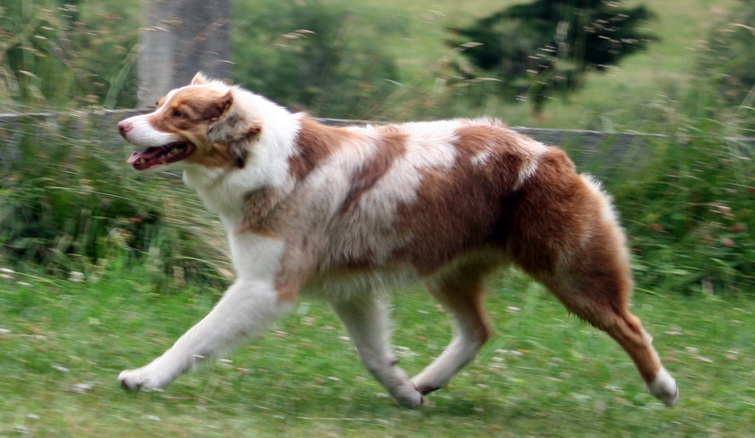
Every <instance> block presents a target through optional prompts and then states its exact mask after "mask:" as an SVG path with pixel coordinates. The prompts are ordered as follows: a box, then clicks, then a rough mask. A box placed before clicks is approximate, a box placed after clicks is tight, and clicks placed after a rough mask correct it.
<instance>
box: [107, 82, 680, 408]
mask: <svg viewBox="0 0 755 438" xmlns="http://www.w3.org/2000/svg"><path fill="white" fill-rule="evenodd" d="M118 129H119V131H120V134H121V135H122V136H123V138H125V139H126V140H127V141H128V142H129V143H131V144H133V145H136V146H138V147H140V148H146V149H144V150H142V151H139V152H134V153H133V155H132V156H131V157H130V158H129V159H128V163H129V164H131V165H132V166H133V167H134V168H135V169H138V170H145V169H154V168H162V167H164V166H171V167H178V168H181V169H183V180H184V182H185V184H186V185H187V186H188V187H190V188H192V189H194V190H196V192H197V193H198V195H199V197H200V198H201V199H202V201H203V202H204V203H205V204H206V206H207V208H208V209H209V210H211V211H212V212H214V213H216V214H218V215H219V217H220V220H221V222H222V223H223V225H224V227H225V229H226V232H227V234H228V240H229V242H230V252H231V257H232V261H233V267H234V269H235V272H236V274H237V279H236V280H235V282H234V283H233V284H232V285H231V286H230V288H229V289H228V290H227V291H226V292H225V293H224V295H223V297H222V298H221V300H220V301H219V302H218V303H217V305H216V306H215V308H214V309H213V310H212V311H211V312H210V313H209V314H208V315H207V316H206V317H205V318H204V319H202V320H201V321H200V322H199V323H198V324H196V325H195V326H194V327H192V328H191V329H190V330H189V331H187V332H186V333H185V334H184V335H183V336H181V337H180V338H179V339H178V341H176V343H175V344H174V345H173V346H172V347H171V348H170V349H168V350H167V351H166V352H165V353H164V354H163V355H162V356H160V357H158V358H157V359H155V360H154V361H152V362H151V363H149V364H148V365H146V366H144V367H142V368H138V369H135V370H128V371H123V372H122V373H121V374H120V376H119V377H118V378H119V380H120V383H121V385H122V386H123V387H125V388H127V389H132V390H136V389H147V390H159V389H161V388H163V387H165V386H166V385H168V384H169V383H171V382H172V381H173V380H174V379H176V378H177V377H178V376H179V375H181V374H183V373H185V372H187V371H189V370H191V369H193V368H195V367H196V366H197V365H198V364H199V363H201V362H203V361H204V360H205V359H206V358H210V357H217V356H218V354H220V353H221V352H225V351H227V349H228V347H230V346H232V345H234V344H236V343H237V342H238V341H239V340H242V339H245V338H251V337H254V336H256V335H258V334H260V332H261V331H263V330H264V329H266V328H268V327H269V326H270V325H271V324H272V323H273V322H274V321H275V320H276V319H277V318H279V317H280V316H281V315H283V314H285V313H286V312H287V311H289V310H291V308H292V307H293V305H294V302H295V300H296V299H297V297H298V296H299V295H303V296H310V297H318V298H321V299H324V300H326V301H327V302H328V303H329V304H330V305H331V307H332V308H333V310H334V311H335V313H336V314H337V315H338V317H339V318H340V319H341V320H342V321H343V324H344V326H345V328H346V330H347V331H348V333H349V335H350V338H351V339H352V341H353V342H354V344H355V346H356V348H357V352H358V354H359V356H360V358H361V360H362V361H363V363H364V365H365V367H366V368H367V369H368V370H369V372H370V373H372V375H373V376H374V377H375V378H376V379H377V380H378V381H379V382H380V383H381V384H382V385H383V386H384V387H385V389H386V390H387V391H388V392H389V393H390V395H391V396H392V397H393V398H394V399H395V400H396V402H398V404H399V405H401V406H403V407H407V408H419V407H420V406H422V405H423V402H424V396H425V395H427V394H428V393H430V392H432V391H434V390H437V389H439V388H442V387H443V386H444V385H446V384H447V383H448V382H449V380H450V379H451V378H452V377H453V376H454V375H455V374H456V373H457V372H458V371H459V370H460V369H462V368H463V367H464V366H465V365H466V364H468V363H469V362H470V361H472V360H473V359H474V357H475V356H476V354H477V353H478V352H479V350H480V348H481V347H482V346H483V344H484V343H485V342H486V341H487V340H488V338H489V337H490V335H491V328H490V324H489V322H488V318H487V316H486V314H485V311H484V309H483V295H484V290H485V286H484V283H485V279H486V277H487V276H488V275H489V274H490V273H491V272H493V270H494V269H496V268H498V267H500V266H506V265H515V266H518V267H520V268H521V269H522V270H524V271H525V272H526V273H527V274H528V275H529V276H531V277H532V278H533V279H535V280H536V281H538V282H540V283H542V284H543V285H544V286H545V287H546V288H547V289H548V290H550V291H551V292H552V293H553V294H554V295H555V296H556V297H557V298H558V299H559V300H560V301H561V302H562V303H563V304H564V306H565V307H566V308H567V309H568V310H569V311H570V312H572V313H574V314H576V315H578V316H579V317H581V318H582V319H584V320H586V321H587V322H589V323H590V324H592V325H594V326H595V327H597V328H598V329H601V330H603V331H605V332H606V333H608V334H609V335H610V336H611V337H612V338H613V339H614V340H615V341H616V342H618V344H619V345H621V346H622V347H623V348H624V350H625V351H626V352H627V353H628V355H629V357H630V358H631V359H632V361H634V364H635V366H636V367H637V369H638V371H639V373H640V376H641V377H642V379H643V381H644V383H645V385H646V388H647V390H648V391H649V392H650V393H651V394H652V395H653V396H655V397H656V398H658V399H659V400H661V401H662V402H663V403H665V404H666V405H668V406H673V405H675V404H676V403H677V400H678V398H679V391H678V389H677V384H676V381H675V380H674V379H673V377H671V375H670V374H669V373H668V372H667V371H666V369H665V368H664V367H663V366H662V364H661V361H660V359H659V356H658V354H657V353H656V351H655V349H654V348H653V346H652V344H651V342H652V340H651V337H650V336H649V335H648V334H647V333H646V332H645V330H644V329H643V328H642V325H641V322H640V320H639V319H638V318H637V317H636V316H634V315H633V314H632V313H630V311H629V310H628V299H629V297H630V293H631V290H632V287H633V286H632V277H631V272H630V268H629V255H628V251H627V249H626V243H625V236H624V232H623V230H622V228H621V227H620V225H619V223H618V220H617V215H616V213H615V211H614V208H613V206H612V201H611V200H610V198H609V197H608V195H606V194H605V193H604V192H603V191H602V189H601V188H600V186H599V184H598V183H597V182H596V181H595V180H593V179H592V178H591V177H589V176H585V175H580V174H578V173H577V172H576V170H575V166H574V164H573V163H572V162H571V160H570V159H569V158H568V157H567V156H566V154H565V153H564V152H563V151H562V150H560V149H558V148H556V147H551V146H546V145H544V144H542V143H540V142H537V141H535V140H533V139H532V138H529V137H527V136H524V135H522V134H519V133H517V132H515V131H514V130H512V129H509V128H508V127H506V125H504V124H503V123H501V122H499V121H496V120H493V119H479V120H462V119H457V120H443V121H431V122H412V123H403V124H390V125H375V126H371V125H366V126H350V127H333V126H326V125H324V124H321V123H319V122H317V121H316V120H315V119H313V118H311V117H310V116H309V115H307V114H305V113H292V112H289V111H288V110H286V109H284V108H283V107H281V106H279V105H277V104H275V103H273V102H271V101H270V100H267V99H266V98H264V97H262V96H260V95H258V94H255V93H252V92H250V91H247V90H245V89H243V88H241V87H238V86H230V85H227V84H225V83H224V82H221V81H218V80H214V79H210V78H207V77H205V76H203V75H202V74H201V73H198V74H197V75H196V76H195V77H194V79H193V80H192V82H191V84H190V85H187V86H184V87H181V88H178V89H175V90H172V91H170V92H169V93H168V94H167V95H166V96H165V97H164V98H163V99H161V100H160V101H159V102H158V103H157V109H156V110H155V111H154V112H152V113H149V114H145V115H138V116H135V117H130V118H127V119H125V120H123V121H121V122H119V123H118ZM413 280H417V281H422V282H423V283H424V285H425V286H426V287H427V289H428V290H429V292H430V294H431V295H432V296H433V297H435V298H436V299H437V300H438V301H439V302H440V303H441V304H442V305H443V306H444V307H445V308H446V309H447V310H448V312H449V314H450V315H451V317H452V318H453V321H454V324H455V325H454V328H455V329H454V336H453V339H452V341H451V342H450V344H449V345H448V346H447V347H446V349H445V350H444V351H443V352H442V354H440V356H439V357H437V358H436V359H435V360H434V361H433V362H432V363H431V364H430V365H429V366H428V367H427V368H425V369H424V370H423V371H422V372H420V373H419V374H418V375H417V376H415V377H414V378H411V379H410V378H409V377H408V376H407V374H406V373H405V372H404V371H403V370H402V369H401V368H400V367H399V366H398V365H397V360H396V359H395V357H394V356H393V355H392V351H391V347H390V344H389V339H388V331H389V323H390V322H389V316H388V309H387V306H386V303H385V301H386V299H385V293H384V291H385V290H386V288H389V287H391V286H392V285H394V284H398V283H402V282H406V281H413Z"/></svg>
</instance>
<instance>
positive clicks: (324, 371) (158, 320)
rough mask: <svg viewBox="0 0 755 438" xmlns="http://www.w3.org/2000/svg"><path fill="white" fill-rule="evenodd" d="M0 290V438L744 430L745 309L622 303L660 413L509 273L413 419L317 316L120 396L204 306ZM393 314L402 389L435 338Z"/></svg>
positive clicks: (298, 317) (668, 300) (90, 291)
mask: <svg viewBox="0 0 755 438" xmlns="http://www.w3.org/2000/svg"><path fill="white" fill-rule="evenodd" d="M2 275H3V277H2V278H0V288H2V290H3V293H2V294H0V321H2V322H0V345H2V348H0V351H2V353H0V369H2V373H0V394H2V397H0V436H22V435H23V436H75V437H101V436H113V437H116V436H168V435H170V436H174V437H184V436H208V437H209V436H251V437H253V436H304V435H308V436H312V437H321V436H323V437H328V436H333V437H336V436H337V437H340V436H360V437H373V436H374V437H377V436H394V437H399V436H437V437H443V436H449V437H451V436H468V437H471V436H485V437H490V436H512V437H521V436H531V437H574V436H580V437H602V436H615V437H645V436H647V437H657V436H663V437H724V436H725V437H746V436H752V424H755V409H753V408H754V407H755V374H754V373H753V369H755V337H754V335H753V334H754V333H755V315H754V313H755V302H753V301H752V300H737V299H730V300H720V299H716V298H704V297H684V296H680V295H678V294H674V295H669V296H661V295H648V294H641V295H639V296H636V297H635V308H634V309H635V312H636V313H637V314H638V315H639V316H640V317H642V318H643V319H644V320H645V324H646V328H647V329H648V330H649V331H650V332H651V333H653V334H654V335H655V338H656V346H657V347H658V349H659V351H660V352H661V354H662V355H663V356H664V358H665V360H666V364H667V367H668V368H669V369H670V370H671V372H672V373H674V375H675V377H676V378H677V380H678V382H679V384H680V388H681V391H682V399H681V402H680V404H679V405H678V406H677V407H676V408H675V409H666V408H665V407H663V405H662V404H661V403H660V402H658V401H656V400H655V399H653V398H652V397H651V396H650V395H648V394H646V393H645V391H644V389H643V388H642V384H641V383H640V380H639V378H638V376H637V375H636V371H635V370H634V368H633V366H632V365H631V363H630V361H629V359H628V358H627V357H626V356H625V355H624V354H623V352H622V351H620V349H619V347H618V346H617V345H615V344H614V343H613V342H611V341H610V340H609V339H608V338H607V336H605V335H603V334H602V333H600V332H598V331H596V330H594V329H593V328H591V327H589V326H587V325H586V324H584V323H582V322H580V321H578V320H577V319H576V318H574V317H571V316H568V315H567V314H566V312H565V311H564V310H563V308H562V307H561V306H560V305H559V304H558V303H557V302H556V301H555V300H554V299H553V298H551V297H550V296H547V295H545V294H544V292H543V291H542V290H541V289H540V288H539V287H537V286H536V285H534V284H532V283H530V282H527V281H524V280H523V279H521V278H520V277H518V276H517V275H514V276H513V278H512V280H511V281H510V282H502V281H499V280H496V281H495V286H494V287H493V290H494V292H493V293H491V295H490V297H489V300H488V301H489V308H490V310H491V313H492V315H493V319H494V321H495V322H496V329H497V333H496V336H495V338H494V339H493V340H492V341H491V342H490V343H489V344H488V345H487V346H486V347H485V349H484V351H483V352H482V353H481V355H480V357H479V358H478V360H477V361H476V362H474V363H473V364H472V365H471V366H469V367H468V368H467V369H466V370H465V371H464V372H463V373H461V374H460V375H459V376H458V377H457V378H456V379H455V380H454V381H453V382H452V383H451V385H450V386H449V387H448V388H447V389H444V390H442V391H439V392H437V393H435V394H433V395H431V396H430V397H429V405H428V406H426V407H425V408H424V409H423V410H421V411H406V410H402V409H400V408H398V407H397V406H396V405H395V404H394V403H393V401H392V400H391V399H389V398H386V396H385V395H384V394H383V391H382V388H381V387H380V386H379V385H378V384H377V383H375V382H374V381H373V380H372V379H371V378H369V377H368V376H367V373H366V371H365V370H364V369H363V368H362V367H361V365H360V364H359V362H358V360H357V358H356V356H355V354H354V352H353V349H352V347H351V345H350V343H349V342H348V340H347V339H346V338H345V333H344V331H343V330H342V328H341V326H340V324H339V323H338V322H337V321H336V320H335V319H334V317H333V316H332V315H331V312H330V311H329V310H328V309H327V308H326V307H325V306H324V305H323V304H321V303H317V302H302V303H301V304H300V305H299V307H298V308H297V309H296V311H295V312H294V313H293V314H292V315H290V316H289V317H287V318H286V319H284V320H283V321H281V323H280V324H279V325H278V326H277V328H276V329H275V330H273V331H271V332H270V333H268V334H267V335H265V336H264V337H263V338H262V339H259V340H258V341H256V342H254V343H252V344H251V345H248V346H244V347H242V348H240V349H239V351H237V352H236V353H235V354H233V355H231V356H229V357H228V358H227V359H225V360H222V361H221V362H219V363H217V364H215V365H212V366H209V367H207V368H204V369H202V370H200V371H199V372H197V373H195V374H193V375H190V376H184V377H183V378H181V379H179V380H178V381H177V382H176V383H174V384H173V385H172V386H170V387H169V388H167V390H166V391H165V392H161V393H136V394H133V393H126V392H124V391H123V390H121V388H120V387H119V386H118V383H117V381H116V376H117V375H118V372H119V371H120V370H122V369H124V368H127V367H133V366H137V365H141V364H143V363H145V362H146V361H148V360H151V359H152V358H153V357H154V356H155V355H157V354H159V353H161V352H162V351H163V350H164V349H165V348H167V347H168V346H170V345H171V343H172V342H173V340H174V339H175V338H176V337H177V336H179V335H180V334H181V333H182V332H183V330H185V329H186V328H188V327H189V326H190V325H191V324H193V323H194V322H195V321H196V320H198V319H199V318H201V317H202V316H203V315H204V314H205V313H206V312H207V311H208V310H209V309H210V307H211V306H212V304H213V302H214V301H215V297H216V295H215V294H214V293H208V292H206V293H191V292H192V291H189V292H187V293H180V294H178V293H176V294H168V295H162V296H157V295H154V294H149V293H146V292H145V289H144V287H145V286H144V284H143V282H142V281H141V277H140V276H138V275H134V274H128V273H118V274H109V275H106V276H105V277H103V278H101V279H99V281H98V282H96V283H90V282H87V281H83V282H78V280H79V279H78V278H76V277H73V278H72V279H73V280H76V281H68V280H49V279H46V278H41V277H36V276H33V275H30V274H23V273H15V272H9V271H4V272H3V274H2ZM514 289H516V290H514ZM193 292H196V291H193ZM394 301H395V309H394V316H395V318H396V320H397V331H396V333H395V336H394V340H395V343H396V345H398V347H397V353H398V355H399V357H400V358H401V363H402V365H403V366H404V368H405V369H407V371H408V372H410V373H415V372H417V371H419V370H420V369H421V368H422V367H423V366H424V365H425V364H426V363H427V362H428V361H429V360H430V358H431V357H432V356H434V355H436V354H437V353H438V352H439V351H440V350H441V349H442V347H443V346H444V343H445V342H446V341H447V339H448V333H447V332H448V331H449V327H448V324H447V321H446V318H445V316H444V315H442V312H440V311H439V310H438V309H437V306H436V305H435V304H434V303H432V302H431V301H430V300H429V299H427V297H425V296H424V294H422V293H420V292H418V291H414V290H402V291H396V292H395V293H394Z"/></svg>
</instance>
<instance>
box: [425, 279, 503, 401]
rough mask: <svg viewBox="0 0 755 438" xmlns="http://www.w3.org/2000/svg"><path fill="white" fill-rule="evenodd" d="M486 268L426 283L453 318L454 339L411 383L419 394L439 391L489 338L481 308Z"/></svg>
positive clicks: (488, 327) (488, 329)
mask: <svg viewBox="0 0 755 438" xmlns="http://www.w3.org/2000/svg"><path fill="white" fill-rule="evenodd" d="M487 271H488V269H487V268H481V267H473V266H469V267H463V268H461V269H459V270H458V271H457V272H454V273H453V274H451V275H446V276H443V277H441V278H434V279H432V280H429V281H427V287H428V289H429V290H430V292H431V293H432V294H433V296H435V298H436V299H437V300H438V301H439V302H440V303H441V304H443V306H444V307H445V308H446V309H448V311H449V312H450V313H451V315H452V316H453V318H454V323H455V325H454V336H453V339H452V340H451V343H450V344H448V346H447V347H446V349H445V350H444V351H443V353H442V354H441V355H440V356H438V358H436V359H435V360H434V361H433V362H432V363H431V364H430V365H429V366H428V367H427V368H425V369H424V370H423V371H422V372H421V373H420V374H418V375H417V376H415V377H414V378H413V379H412V381H413V382H414V383H415V384H416V385H417V387H418V388H419V390H420V392H422V394H427V393H429V392H431V391H435V390H436V389H440V388H442V387H443V386H445V385H446V383H448V381H449V380H451V378H452V377H453V376H454V375H455V374H456V373H457V372H458V371H459V370H460V369H462V368H463V367H464V366H465V365H467V364H468V363H469V362H471V361H472V360H473V359H474V358H475V356H476V355H477V353H478V352H479V351H480V347H482V345H483V344H484V343H485V342H486V341H487V340H488V338H489V337H490V332H491V330H490V326H489V324H488V321H487V318H486V316H485V312H484V310H483V308H482V301H483V295H484V287H483V278H484V276H485V274H486V273H487Z"/></svg>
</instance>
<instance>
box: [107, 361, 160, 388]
mask: <svg viewBox="0 0 755 438" xmlns="http://www.w3.org/2000/svg"><path fill="white" fill-rule="evenodd" d="M118 381H120V382H121V386H122V387H124V388H126V389H128V390H131V391H138V390H144V391H160V390H161V389H162V387H163V386H165V383H163V382H161V381H160V379H158V378H156V376H155V374H154V373H151V372H150V371H149V369H148V367H142V368H139V369H135V370H126V371H123V372H121V374H119V375H118Z"/></svg>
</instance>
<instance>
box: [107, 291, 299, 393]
mask: <svg viewBox="0 0 755 438" xmlns="http://www.w3.org/2000/svg"><path fill="white" fill-rule="evenodd" d="M290 307H291V303H289V302H287V301H284V300H281V299H280V298H279V296H278V293H277V291H276V289H275V287H274V284H273V282H271V281H265V280H254V279H239V280H237V281H236V282H235V283H234V284H233V285H232V286H231V287H230V288H229V289H228V290H227V291H226V293H225V294H224V295H223V298H222V299H221V300H220V302H218V304H217V305H216V306H215V308H214V309H213V310H212V311H211V312H210V313H209V314H208V315H207V316H206V317H205V318H204V319H203V320H202V321H200V322H199V323H198V324H197V325H195V326H194V327H192V328H191V329H190V330H189V331H188V332H186V333H185V334H184V335H183V336H181V337H180V338H179V339H178V341H176V343H175V344H174V345H173V347H171V348H170V349H169V350H168V351H166V352H165V353H164V354H163V355H162V356H160V357H158V358H157V359H155V360H154V361H152V362H151V363H150V364H148V365H146V366H144V367H142V368H138V369H135V370H128V371H123V372H122V373H121V374H120V376H119V377H118V380H120V382H121V385H122V386H123V387H124V388H127V389H150V390H158V389H161V388H163V387H165V386H166V385H168V384H169V383H171V382H172V381H173V380H175V379H176V378H177V377H178V376H179V375H181V374H183V373H185V372H187V371H189V370H191V369H192V368H194V367H195V366H196V365H198V364H199V363H200V362H202V361H203V360H204V359H205V358H209V357H217V356H218V355H219V354H222V353H223V352H224V351H227V350H228V349H229V348H231V347H232V346H233V344H234V343H236V342H238V341H240V340H242V339H243V338H246V337H250V336H256V335H258V334H259V333H260V331H262V330H264V329H266V328H267V327H269V326H270V325H271V324H272V323H273V322H274V321H275V320H276V319H277V318H278V317H279V316H281V315H282V314H283V313H285V312H286V311H287V310H288V309H289V308H290Z"/></svg>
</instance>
